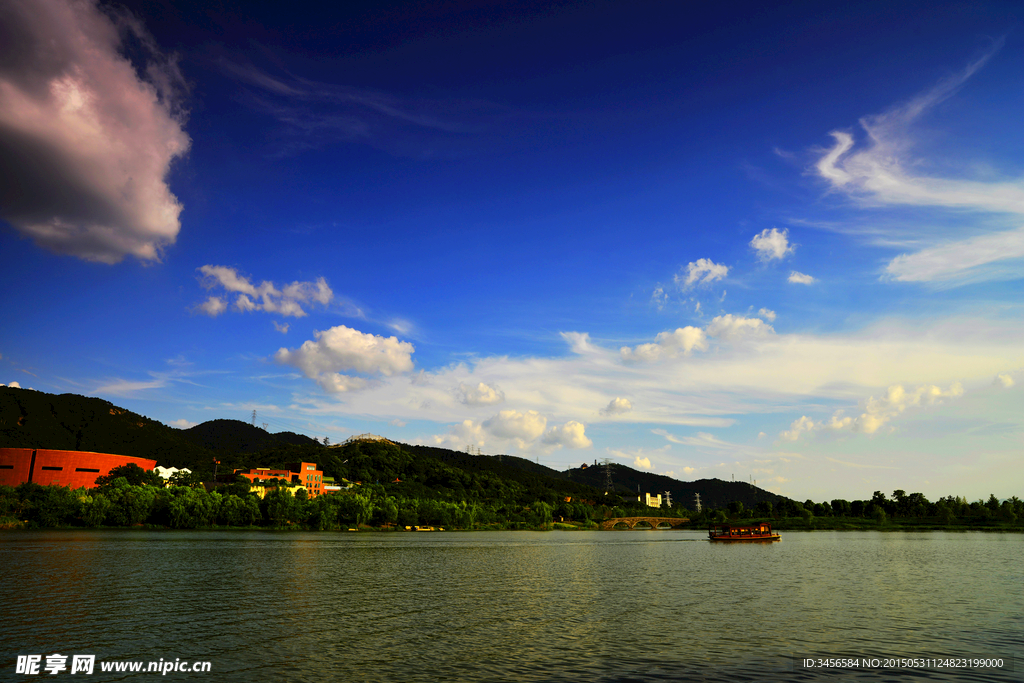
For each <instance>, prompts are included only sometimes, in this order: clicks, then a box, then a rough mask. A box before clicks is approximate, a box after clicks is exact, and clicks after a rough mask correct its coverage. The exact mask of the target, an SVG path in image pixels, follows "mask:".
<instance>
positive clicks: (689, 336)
mask: <svg viewBox="0 0 1024 683" xmlns="http://www.w3.org/2000/svg"><path fill="white" fill-rule="evenodd" d="M707 348H708V342H707V336H706V335H705V334H704V330H702V329H700V328H699V327H693V326H690V325H688V326H686V327H680V328H678V329H676V330H675V331H674V332H659V333H658V336H657V337H655V338H654V343H651V344H640V345H638V346H635V347H633V348H632V349H631V348H629V347H628V346H623V347H622V348H621V349H619V355H620V356H621V357H622V360H624V361H627V362H652V361H656V360H661V359H662V358H675V357H676V356H678V355H679V354H680V353H682V354H683V355H689V354H690V353H691V352H692V351H693V350H694V349H697V350H698V351H704V350H706V349H707Z"/></svg>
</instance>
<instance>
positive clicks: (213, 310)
mask: <svg viewBox="0 0 1024 683" xmlns="http://www.w3.org/2000/svg"><path fill="white" fill-rule="evenodd" d="M199 310H200V311H202V312H203V313H205V314H206V315H208V316H210V317H211V318H216V317H217V316H218V315H220V314H221V313H223V312H224V311H226V310H228V302H227V301H225V300H224V299H222V298H220V297H219V296H211V297H210V298H209V299H207V300H206V301H204V302H203V303H202V304H201V305H200V306H199Z"/></svg>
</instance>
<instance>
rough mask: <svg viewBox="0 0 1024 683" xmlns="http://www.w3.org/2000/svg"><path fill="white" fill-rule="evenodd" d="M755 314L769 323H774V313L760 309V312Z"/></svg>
mask: <svg viewBox="0 0 1024 683" xmlns="http://www.w3.org/2000/svg"><path fill="white" fill-rule="evenodd" d="M757 314H758V315H759V316H761V317H762V318H764V319H765V320H767V321H768V322H770V323H773V322H775V311H772V310H769V309H767V308H762V309H761V310H760V311H758V312H757Z"/></svg>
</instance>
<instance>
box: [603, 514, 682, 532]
mask: <svg viewBox="0 0 1024 683" xmlns="http://www.w3.org/2000/svg"><path fill="white" fill-rule="evenodd" d="M689 521H690V518H689V517H612V518H611V519H606V520H604V521H603V522H601V529H602V530H604V531H611V530H612V529H614V528H615V526H616V525H617V524H620V523H621V524H625V525H626V526H627V527H629V528H630V529H635V528H636V525H637V524H639V523H640V522H646V523H647V524H649V525H650V528H652V529H677V528H679V527H681V526H683V525H684V524H686V523H687V522H689ZM640 528H642V529H646V528H647V527H640Z"/></svg>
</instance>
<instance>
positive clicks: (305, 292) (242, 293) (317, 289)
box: [198, 265, 334, 332]
mask: <svg viewBox="0 0 1024 683" xmlns="http://www.w3.org/2000/svg"><path fill="white" fill-rule="evenodd" d="M199 272H201V273H202V274H203V278H202V280H201V283H202V285H203V287H205V288H206V289H214V288H223V289H225V290H226V291H227V292H228V293H230V294H236V295H237V296H236V297H235V309H236V310H238V311H243V312H248V311H266V312H267V313H279V314H281V315H283V316H292V317H295V318H301V317H303V316H305V315H306V311H305V310H303V308H302V304H307V305H309V304H320V305H322V306H326V305H327V304H329V303H330V302H331V300H332V299H333V298H334V292H333V291H331V288H330V287H329V286H328V285H327V280H325V279H324V278H322V277H321V278H317V279H316V281H315V282H298V281H296V282H293V283H291V284H289V285H283V286H281V287H278V286H276V285H275V284H274V283H273V282H269V281H267V280H264V281H263V282H261V283H260V284H259V285H254V284H253V283H252V282H251V281H250V280H249V278H247V277H244V276H242V275H239V274H238V271H237V270H235V269H234V268H228V267H226V266H209V265H208V266H202V267H201V268H199ZM250 297H251V298H250ZM198 310H199V311H200V312H201V313H205V314H207V315H210V316H217V315H220V314H221V313H223V312H224V311H226V310H227V301H226V299H224V298H221V297H219V296H211V297H209V298H208V299H207V300H206V301H205V302H204V303H203V304H201V305H200V306H199V307H198ZM274 325H275V327H277V323H274ZM277 329H278V332H287V331H288V330H287V326H285V329H283V330H282V329H280V328H277Z"/></svg>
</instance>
